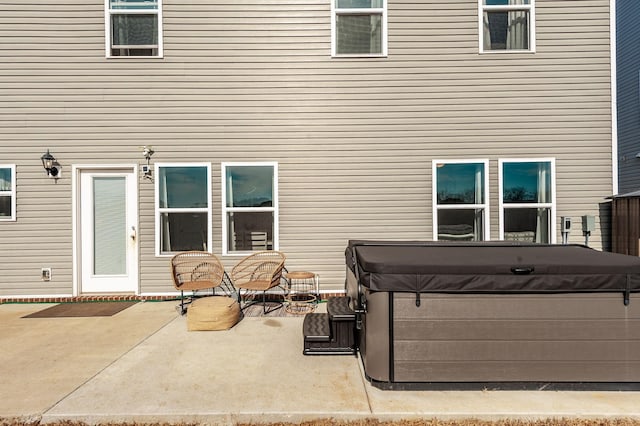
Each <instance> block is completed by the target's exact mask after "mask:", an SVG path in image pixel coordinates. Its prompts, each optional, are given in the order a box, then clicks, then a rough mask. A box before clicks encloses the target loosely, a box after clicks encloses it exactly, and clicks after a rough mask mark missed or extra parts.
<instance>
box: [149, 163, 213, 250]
mask: <svg viewBox="0 0 640 426" xmlns="http://www.w3.org/2000/svg"><path fill="white" fill-rule="evenodd" d="M163 169H166V170H167V171H168V170H169V169H174V170H176V169H178V170H184V171H186V170H188V169H192V170H193V171H194V172H197V171H199V169H205V173H204V174H205V175H206V176H199V177H200V178H201V179H203V181H202V182H195V183H194V182H188V176H187V178H185V181H184V182H183V184H182V186H181V185H180V183H176V184H175V191H176V195H175V196H171V194H170V189H173V188H170V187H171V186H174V185H173V184H171V185H170V183H169V182H168V181H167V176H166V174H167V172H166V171H165V170H163ZM154 176H155V179H154V193H155V197H154V198H155V247H156V249H155V251H156V256H171V255H173V254H175V253H177V252H180V251H186V250H202V251H209V252H211V250H212V239H213V238H212V221H211V220H212V210H211V164H210V163H156V164H155V171H154ZM178 176H179V175H178ZM185 176H186V173H185ZM196 177H198V176H196ZM192 178H193V177H192ZM163 179H164V181H163ZM198 184H200V185H202V186H198ZM161 191H162V192H163V193H162V194H161ZM172 197H177V198H181V199H178V200H177V201H175V202H173V201H172V202H170V199H171V198H172ZM161 199H162V200H164V205H162V203H161ZM194 199H197V200H199V203H197V204H198V205H196V206H189V205H187V204H188V203H192V202H193V200H194ZM171 204H175V205H171ZM171 215H173V217H174V218H176V220H173V221H172V220H170V218H171ZM180 215H183V217H184V220H183V221H180V220H179V216H180ZM187 215H190V216H191V217H197V218H205V220H206V226H202V224H201V223H200V224H199V225H200V227H199V228H198V227H197V224H195V223H194V222H197V221H196V220H195V219H189V217H187ZM172 222H173V223H172ZM180 225H183V227H184V228H189V229H187V230H185V229H181V228H182V227H181V226H180ZM174 226H175V227H176V229H172V227H174ZM172 231H173V234H172ZM190 235H191V237H190ZM172 237H174V238H172ZM174 239H179V240H181V241H179V243H178V244H175V243H174V242H173V241H172V240H174Z"/></svg>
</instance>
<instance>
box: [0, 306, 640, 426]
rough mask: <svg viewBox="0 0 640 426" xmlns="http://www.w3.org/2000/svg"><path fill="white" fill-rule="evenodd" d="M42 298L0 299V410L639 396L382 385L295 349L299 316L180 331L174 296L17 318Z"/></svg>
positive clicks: (129, 417) (157, 411)
mask: <svg viewBox="0 0 640 426" xmlns="http://www.w3.org/2000/svg"><path fill="white" fill-rule="evenodd" d="M47 306H49V305H44V304H5V305H0V348H2V350H1V351H0V378H1V380H0V395H2V398H0V418H2V417H5V418H6V417H25V418H35V419H41V421H42V422H43V423H48V422H54V421H58V420H75V421H84V422H87V423H92V424H93V423H101V422H102V423H104V422H133V421H138V422H147V423H149V422H179V421H184V422H199V423H208V424H235V423H236V422H256V423H264V422H276V421H291V422H299V421H302V420H312V419H319V418H335V419H345V420H351V419H362V418H377V419H380V420H396V419H415V418H440V419H460V418H480V419H488V420H497V419H501V418H519V419H542V418H549V417H580V418H604V417H606V418H614V417H632V418H635V419H638V420H640V392H556V391H479V392H475V391H456V392H453V391H451V392H450V391H383V390H380V389H377V388H374V387H372V386H371V385H370V384H369V383H368V382H367V381H366V379H365V378H364V375H363V372H362V369H361V364H360V361H359V360H358V359H357V358H356V357H352V356H314V357H309V356H303V355H302V317H293V318H292V317H286V318H244V319H243V320H242V321H241V322H240V323H239V324H237V325H236V326H235V327H234V328H232V329H231V330H229V331H216V332H188V331H187V327H186V318H185V317H180V316H178V315H177V313H176V310H175V309H174V308H175V302H145V303H138V304H137V305H135V306H133V307H131V308H128V309H125V310H124V311H122V312H120V313H118V314H116V315H114V316H112V317H96V318H52V319H37V318H22V317H23V316H25V315H28V314H30V313H33V312H36V311H39V310H41V309H44V308H46V307H47Z"/></svg>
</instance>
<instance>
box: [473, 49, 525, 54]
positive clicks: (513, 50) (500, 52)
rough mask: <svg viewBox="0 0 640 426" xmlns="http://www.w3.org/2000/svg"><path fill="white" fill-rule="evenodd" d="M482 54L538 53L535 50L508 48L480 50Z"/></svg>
mask: <svg viewBox="0 0 640 426" xmlns="http://www.w3.org/2000/svg"><path fill="white" fill-rule="evenodd" d="M478 53H480V54H481V55H493V54H496V55H509V54H515V53H536V51H535V50H516V49H512V50H507V49H503V50H481V51H480V52H478Z"/></svg>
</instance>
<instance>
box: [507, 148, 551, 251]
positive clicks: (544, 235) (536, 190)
mask: <svg viewBox="0 0 640 426" xmlns="http://www.w3.org/2000/svg"><path fill="white" fill-rule="evenodd" d="M499 167H500V172H499V180H500V184H499V185H500V195H499V201H500V238H501V239H504V240H510V241H523V242H532V243H544V244H552V243H555V232H553V229H554V226H553V224H554V223H555V160H554V159H540V160H500V161H499Z"/></svg>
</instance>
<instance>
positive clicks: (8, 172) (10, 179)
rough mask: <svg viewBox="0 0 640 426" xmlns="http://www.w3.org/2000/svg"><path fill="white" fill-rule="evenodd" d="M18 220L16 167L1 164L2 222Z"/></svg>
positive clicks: (0, 214) (0, 218)
mask: <svg viewBox="0 0 640 426" xmlns="http://www.w3.org/2000/svg"><path fill="white" fill-rule="evenodd" d="M16 219H17V218H16V166H15V164H0V221H1V222H9V221H15V220H16Z"/></svg>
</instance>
